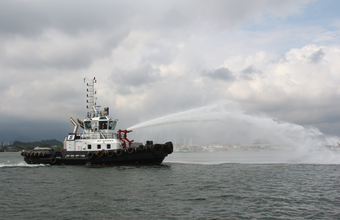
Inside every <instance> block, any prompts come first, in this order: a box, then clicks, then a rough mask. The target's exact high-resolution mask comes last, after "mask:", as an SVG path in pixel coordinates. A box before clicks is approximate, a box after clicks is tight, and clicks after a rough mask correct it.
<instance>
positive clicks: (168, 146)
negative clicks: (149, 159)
mask: <svg viewBox="0 0 340 220" xmlns="http://www.w3.org/2000/svg"><path fill="white" fill-rule="evenodd" d="M164 150H165V152H167V153H168V154H171V153H172V152H173V151H174V146H173V145H172V142H171V141H169V142H166V143H165V148H164Z"/></svg>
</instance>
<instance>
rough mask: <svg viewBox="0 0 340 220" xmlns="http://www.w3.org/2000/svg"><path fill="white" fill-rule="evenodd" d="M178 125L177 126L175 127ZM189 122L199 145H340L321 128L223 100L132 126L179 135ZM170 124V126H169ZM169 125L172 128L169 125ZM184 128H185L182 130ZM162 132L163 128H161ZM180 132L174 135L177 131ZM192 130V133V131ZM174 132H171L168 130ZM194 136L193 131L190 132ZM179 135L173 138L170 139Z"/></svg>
mask: <svg viewBox="0 0 340 220" xmlns="http://www.w3.org/2000/svg"><path fill="white" fill-rule="evenodd" d="M175 124H178V126H177V127H174V125H175ZM188 124H192V125H193V126H192V127H193V129H191V130H190V132H192V131H193V130H195V131H194V133H195V140H196V143H197V142H198V143H197V144H200V143H203V142H204V141H205V142H206V143H209V142H210V143H212V142H214V141H216V140H218V141H219V142H222V143H226V144H231V143H238V144H252V143H254V141H259V140H260V141H262V142H266V143H270V144H271V145H274V146H280V147H286V148H289V149H294V150H295V151H297V152H300V154H301V155H303V154H306V152H309V151H317V153H316V155H321V154H320V152H321V151H322V152H327V151H328V150H326V148H325V146H326V145H333V146H335V145H337V144H338V143H340V138H339V137H330V136H326V135H324V134H323V133H322V132H320V131H319V130H318V129H317V128H314V127H309V128H305V127H303V126H301V125H297V124H293V123H288V122H284V121H280V120H277V119H273V118H270V117H266V116H264V115H253V114H249V113H246V112H245V111H243V110H242V109H240V108H239V106H238V104H237V103H235V102H231V101H228V102H220V103H217V104H213V105H208V106H204V107H200V108H196V109H192V110H188V111H184V112H179V113H175V114H170V115H167V116H164V117H160V118H157V119H153V120H150V121H146V122H143V123H140V124H137V125H134V126H132V127H129V128H128V129H129V130H134V131H136V130H138V129H142V128H144V129H143V130H145V129H146V128H148V129H151V131H153V132H155V130H154V129H153V130H152V128H159V127H162V130H168V131H169V129H168V128H171V129H170V130H171V131H172V132H171V133H172V134H173V135H175V136H178V134H179V133H181V134H182V133H185V129H186V130H188V129H187V128H188V126H187V125H188ZM165 125H166V126H165ZM167 127H168V128H167ZM181 128H183V129H182V130H181ZM158 132H159V131H158ZM176 132H177V134H174V133H176ZM190 132H189V133H190ZM168 133H170V132H168ZM187 135H189V137H190V134H187ZM171 138H172V139H173V138H176V137H169V138H168V139H171ZM332 156H333V154H329V152H327V153H326V155H323V156H322V157H323V159H325V160H328V159H329V157H332Z"/></svg>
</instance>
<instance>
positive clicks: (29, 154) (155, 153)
mask: <svg viewBox="0 0 340 220" xmlns="http://www.w3.org/2000/svg"><path fill="white" fill-rule="evenodd" d="M172 151H173V147H172V143H171V142H167V143H166V144H164V145H163V144H155V145H152V146H140V147H137V148H128V149H121V150H112V151H96V152H94V151H25V152H22V155H23V156H25V158H24V160H25V162H26V163H28V164H49V165H79V166H92V165H97V166H125V165H160V164H161V163H162V162H163V160H164V158H165V157H166V156H167V155H168V154H171V153H172Z"/></svg>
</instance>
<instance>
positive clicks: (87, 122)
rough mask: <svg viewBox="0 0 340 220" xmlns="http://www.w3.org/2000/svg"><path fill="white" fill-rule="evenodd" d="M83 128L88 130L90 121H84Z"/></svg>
mask: <svg viewBox="0 0 340 220" xmlns="http://www.w3.org/2000/svg"><path fill="white" fill-rule="evenodd" d="M84 125H85V126H84V127H85V130H90V129H91V122H90V121H85V123H84Z"/></svg>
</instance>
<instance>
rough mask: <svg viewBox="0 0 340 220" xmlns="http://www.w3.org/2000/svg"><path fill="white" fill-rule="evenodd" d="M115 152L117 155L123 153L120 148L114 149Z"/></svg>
mask: <svg viewBox="0 0 340 220" xmlns="http://www.w3.org/2000/svg"><path fill="white" fill-rule="evenodd" d="M115 154H116V155H117V156H120V155H122V154H123V151H122V149H118V150H116V151H115Z"/></svg>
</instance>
